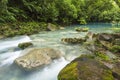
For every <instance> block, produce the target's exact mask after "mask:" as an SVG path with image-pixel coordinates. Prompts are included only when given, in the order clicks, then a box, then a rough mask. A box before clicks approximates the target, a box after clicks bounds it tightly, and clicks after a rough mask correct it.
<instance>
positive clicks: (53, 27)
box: [47, 23, 59, 31]
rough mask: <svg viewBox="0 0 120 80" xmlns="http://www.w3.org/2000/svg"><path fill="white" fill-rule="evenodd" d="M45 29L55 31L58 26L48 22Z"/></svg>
mask: <svg viewBox="0 0 120 80" xmlns="http://www.w3.org/2000/svg"><path fill="white" fill-rule="evenodd" d="M47 29H48V31H55V30H58V29H59V27H58V26H56V25H54V24H51V23H48V26H47Z"/></svg>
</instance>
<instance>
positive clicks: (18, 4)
mask: <svg viewBox="0 0 120 80" xmlns="http://www.w3.org/2000/svg"><path fill="white" fill-rule="evenodd" d="M119 21H120V0H94V1H93V0H0V23H2V24H1V25H2V26H3V23H5V24H6V23H7V25H8V24H12V28H10V29H8V28H9V27H7V29H8V30H11V29H12V30H13V29H14V28H15V31H14V32H16V29H17V30H19V29H21V26H19V27H18V25H23V24H24V25H25V26H28V27H29V26H32V25H34V24H35V23H36V25H39V24H40V23H39V22H42V23H43V22H44V23H54V24H60V25H61V24H62V25H69V24H78V23H79V24H86V23H89V22H119ZM26 22H27V23H28V24H29V22H34V23H30V25H28V24H25V23H26ZM13 23H14V25H13ZM15 23H17V24H15ZM21 23H23V24H21ZM37 23H39V24H37ZM16 25H17V26H16ZM41 25H42V24H41ZM1 29H2V28H1ZM22 29H24V27H22ZM4 30H6V28H5V29H2V30H1V31H4ZM20 31H21V30H20ZM9 32H10V31H9ZM9 32H5V33H9ZM29 32H31V30H29ZM33 32H35V31H34V30H33ZM2 33H3V32H2ZM11 34H14V33H11ZM17 34H24V32H22V33H20V32H19V33H17ZM8 36H9V35H8Z"/></svg>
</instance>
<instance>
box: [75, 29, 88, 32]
mask: <svg viewBox="0 0 120 80" xmlns="http://www.w3.org/2000/svg"><path fill="white" fill-rule="evenodd" d="M75 30H76V31H77V32H87V31H88V30H89V28H75Z"/></svg>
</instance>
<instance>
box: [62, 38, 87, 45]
mask: <svg viewBox="0 0 120 80" xmlns="http://www.w3.org/2000/svg"><path fill="white" fill-rule="evenodd" d="M61 41H62V42H66V43H71V44H76V43H83V42H85V41H86V39H85V38H62V39H61Z"/></svg>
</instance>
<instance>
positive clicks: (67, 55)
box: [0, 23, 111, 80]
mask: <svg viewBox="0 0 120 80" xmlns="http://www.w3.org/2000/svg"><path fill="white" fill-rule="evenodd" d="M86 26H87V27H89V28H90V31H92V32H95V33H99V32H111V31H110V30H109V28H110V26H111V24H93V23H92V24H88V25H85V26H84V25H82V27H86ZM75 27H81V26H80V25H75V26H72V27H66V29H65V30H58V31H53V32H41V33H39V34H35V35H31V36H30V38H29V37H28V36H21V37H14V38H9V39H5V40H0V80H57V75H58V73H59V71H60V70H61V69H62V68H63V67H64V66H65V65H67V64H68V63H69V62H70V61H71V60H73V59H74V58H76V57H77V56H79V55H81V54H85V53H88V51H87V50H86V49H85V48H84V47H83V46H82V45H80V44H77V45H71V44H63V43H62V42H61V38H66V37H71V38H72V37H84V36H85V35H86V34H87V33H86V32H76V31H75V30H74V28H75ZM26 41H32V43H33V44H34V45H35V47H51V48H55V49H59V50H60V51H61V52H62V53H63V54H64V56H63V57H62V58H61V59H58V60H54V61H53V62H52V63H51V64H50V65H47V66H45V67H44V68H40V69H38V70H36V71H34V72H33V71H32V72H26V71H24V70H22V69H20V68H19V67H18V66H16V65H15V64H13V62H14V59H15V58H17V57H19V55H20V54H21V51H22V50H20V49H19V48H18V47H17V45H18V44H19V43H21V42H26Z"/></svg>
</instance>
